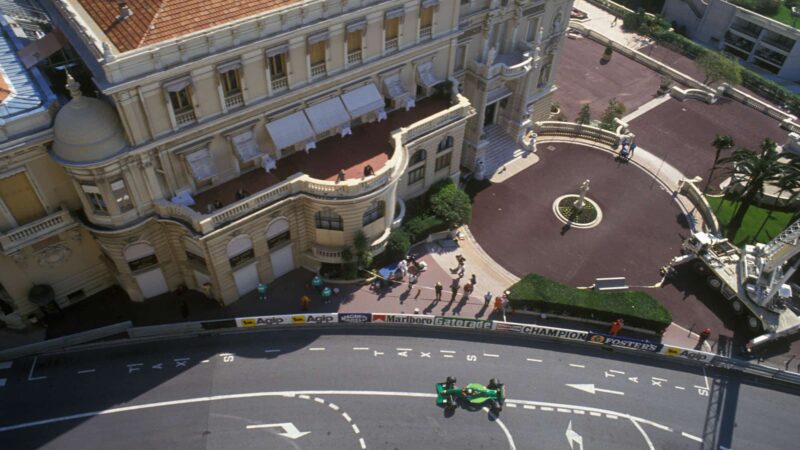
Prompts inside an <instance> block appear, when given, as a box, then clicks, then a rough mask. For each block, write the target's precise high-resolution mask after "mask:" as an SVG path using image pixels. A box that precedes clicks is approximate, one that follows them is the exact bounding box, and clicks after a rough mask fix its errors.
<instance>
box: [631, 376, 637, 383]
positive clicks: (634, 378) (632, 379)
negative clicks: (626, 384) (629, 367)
mask: <svg viewBox="0 0 800 450" xmlns="http://www.w3.org/2000/svg"><path fill="white" fill-rule="evenodd" d="M628 380H630V381H633V382H634V383H638V382H639V377H628Z"/></svg>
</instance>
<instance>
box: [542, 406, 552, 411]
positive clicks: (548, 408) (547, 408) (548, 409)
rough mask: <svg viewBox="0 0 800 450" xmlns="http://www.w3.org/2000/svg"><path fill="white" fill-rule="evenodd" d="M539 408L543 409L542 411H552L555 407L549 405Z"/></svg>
mask: <svg viewBox="0 0 800 450" xmlns="http://www.w3.org/2000/svg"><path fill="white" fill-rule="evenodd" d="M539 409H541V410H542V411H552V410H553V408H551V407H549V406H542V407H540V408H539Z"/></svg>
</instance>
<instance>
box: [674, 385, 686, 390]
mask: <svg viewBox="0 0 800 450" xmlns="http://www.w3.org/2000/svg"><path fill="white" fill-rule="evenodd" d="M675 389H677V390H679V391H685V390H686V388H685V387H683V386H675Z"/></svg>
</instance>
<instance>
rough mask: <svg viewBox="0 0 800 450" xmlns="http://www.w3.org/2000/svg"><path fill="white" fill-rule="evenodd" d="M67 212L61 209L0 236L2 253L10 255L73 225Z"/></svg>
mask: <svg viewBox="0 0 800 450" xmlns="http://www.w3.org/2000/svg"><path fill="white" fill-rule="evenodd" d="M75 223H76V222H75V219H74V218H73V217H72V215H71V214H70V213H69V211H68V210H66V209H62V210H60V211H57V212H55V213H53V214H50V215H49V216H46V217H42V218H41V219H38V220H34V221H33V222H30V223H26V224H25V225H21V226H18V227H16V228H14V229H11V230H9V231H8V232H6V233H3V234H0V248H2V249H3V253H6V254H8V253H11V252H14V251H16V250H18V249H21V248H23V247H25V246H26V245H28V244H31V243H33V242H35V241H37V240H39V239H41V238H43V237H45V236H48V235H51V234H54V233H57V232H59V231H61V230H64V229H66V228H68V227H70V226H71V225H73V224H75Z"/></svg>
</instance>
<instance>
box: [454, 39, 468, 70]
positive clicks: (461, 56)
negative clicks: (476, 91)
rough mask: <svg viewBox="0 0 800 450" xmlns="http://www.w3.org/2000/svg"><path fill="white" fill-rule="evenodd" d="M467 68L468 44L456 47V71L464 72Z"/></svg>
mask: <svg viewBox="0 0 800 450" xmlns="http://www.w3.org/2000/svg"><path fill="white" fill-rule="evenodd" d="M466 67H467V44H464V45H459V46H458V47H456V62H455V70H464V69H465V68H466Z"/></svg>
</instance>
